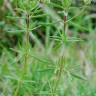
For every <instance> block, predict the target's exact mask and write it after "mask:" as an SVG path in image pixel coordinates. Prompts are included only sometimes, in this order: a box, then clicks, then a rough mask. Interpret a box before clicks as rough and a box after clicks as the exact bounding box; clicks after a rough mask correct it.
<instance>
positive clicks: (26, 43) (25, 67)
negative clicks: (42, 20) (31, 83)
mask: <svg viewBox="0 0 96 96" xmlns="http://www.w3.org/2000/svg"><path fill="white" fill-rule="evenodd" d="M29 27H30V15H29V14H28V13H27V16H26V34H25V38H26V41H25V56H24V69H23V71H24V73H27V72H28V58H29V46H30V43H29V34H30V31H29Z"/></svg>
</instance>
